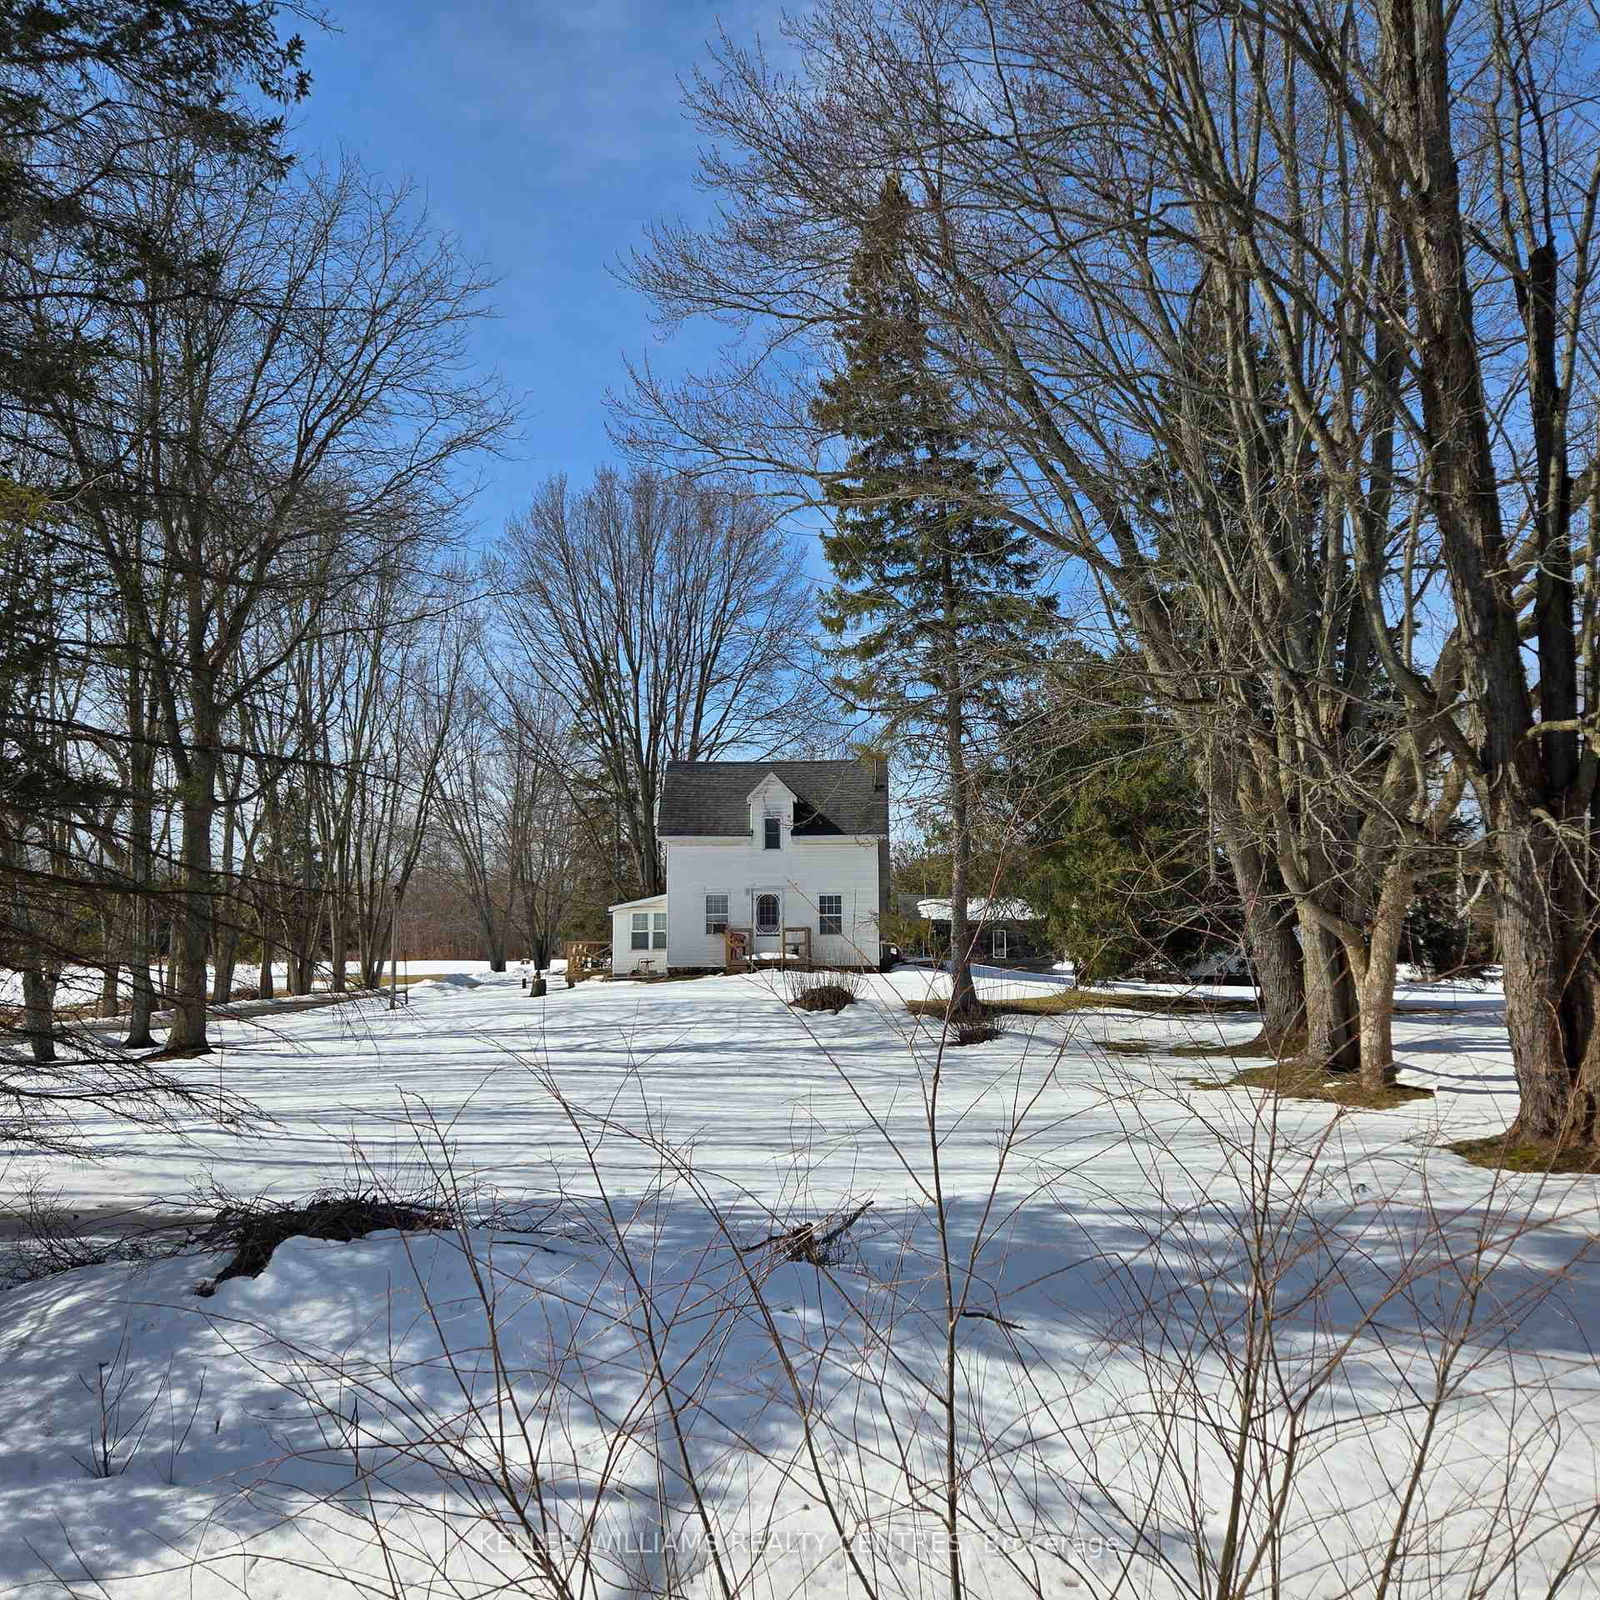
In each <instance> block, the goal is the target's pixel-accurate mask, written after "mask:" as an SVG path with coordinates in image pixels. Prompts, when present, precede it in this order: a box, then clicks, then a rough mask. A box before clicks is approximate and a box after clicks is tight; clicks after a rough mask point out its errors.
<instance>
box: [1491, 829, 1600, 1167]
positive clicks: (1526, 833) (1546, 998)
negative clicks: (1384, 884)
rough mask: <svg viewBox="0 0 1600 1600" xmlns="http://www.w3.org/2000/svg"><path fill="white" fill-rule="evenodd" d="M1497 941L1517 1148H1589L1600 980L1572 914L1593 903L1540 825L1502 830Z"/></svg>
mask: <svg viewBox="0 0 1600 1600" xmlns="http://www.w3.org/2000/svg"><path fill="white" fill-rule="evenodd" d="M1498 843H1499V848H1500V855H1501V873H1500V883H1499V886H1498V891H1497V898H1496V911H1497V915H1496V919H1495V922H1496V933H1497V936H1498V940H1499V945H1500V960H1501V964H1502V967H1503V970H1504V973H1505V992H1506V1025H1507V1028H1508V1030H1509V1032H1510V1035H1511V1055H1512V1059H1513V1061H1515V1062H1516V1065H1517V1086H1518V1088H1519V1089H1520V1090H1521V1095H1522V1103H1521V1107H1520V1109H1519V1111H1518V1114H1517V1120H1516V1123H1515V1124H1514V1126H1513V1128H1512V1130H1511V1135H1510V1137H1512V1138H1513V1139H1517V1140H1533V1141H1537V1142H1541V1143H1543V1142H1554V1143H1583V1144H1593V1143H1594V1142H1595V1140H1596V1137H1597V1134H1600V1029H1597V1027H1596V1014H1597V1011H1600V972H1597V969H1596V963H1595V957H1594V951H1593V944H1592V933H1591V932H1590V930H1589V929H1587V928H1585V927H1584V926H1583V925H1582V923H1581V922H1580V921H1579V920H1578V917H1577V916H1575V915H1574V908H1575V907H1581V906H1582V904H1583V902H1584V900H1585V899H1586V898H1588V897H1590V896H1591V895H1592V894H1593V890H1592V888H1590V887H1589V886H1587V885H1585V884H1583V883H1581V882H1578V881H1576V872H1577V869H1576V868H1575V867H1574V865H1573V862H1572V860H1571V857H1570V854H1569V847H1568V846H1567V845H1566V844H1565V842H1563V841H1560V840H1556V839H1554V838H1552V837H1551V834H1550V831H1549V829H1548V828H1547V827H1545V826H1544V825H1542V824H1541V823H1539V822H1538V821H1534V822H1532V823H1531V824H1528V825H1526V826H1523V827H1521V828H1513V827H1510V826H1506V827H1503V828H1501V829H1500V830H1498Z"/></svg>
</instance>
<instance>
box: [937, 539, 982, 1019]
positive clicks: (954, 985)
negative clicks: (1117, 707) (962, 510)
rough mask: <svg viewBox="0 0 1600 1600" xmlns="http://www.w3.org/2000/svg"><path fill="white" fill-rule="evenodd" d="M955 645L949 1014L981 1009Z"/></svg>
mask: <svg viewBox="0 0 1600 1600" xmlns="http://www.w3.org/2000/svg"><path fill="white" fill-rule="evenodd" d="M946 568H947V572H946V586H945V590H946V599H945V608H946V615H947V616H949V615H953V614H954V612H955V608H956V604H957V599H956V596H955V595H954V594H953V593H951V585H950V582H949V576H948V563H946ZM956 648H957V647H956V645H955V643H954V642H953V641H952V643H951V645H950V655H951V659H950V661H949V662H948V663H947V665H946V671H947V672H948V673H949V689H948V693H947V694H946V696H945V714H944V737H945V759H946V761H947V763H948V766H949V779H950V1012H949V1014H950V1016H952V1017H972V1016H975V1015H977V1011H978V991H977V989H976V988H975V987H974V986H973V982H972V928H971V925H970V923H969V922H968V919H967V891H968V878H969V876H970V873H971V868H972V830H971V823H970V818H969V816H968V812H967V805H968V798H969V797H968V794H967V752H966V748H965V744H964V741H963V735H964V733H965V731H966V718H965V715H964V713H963V708H962V703H961V677H960V673H961V664H960V662H959V661H958V660H957V659H956Z"/></svg>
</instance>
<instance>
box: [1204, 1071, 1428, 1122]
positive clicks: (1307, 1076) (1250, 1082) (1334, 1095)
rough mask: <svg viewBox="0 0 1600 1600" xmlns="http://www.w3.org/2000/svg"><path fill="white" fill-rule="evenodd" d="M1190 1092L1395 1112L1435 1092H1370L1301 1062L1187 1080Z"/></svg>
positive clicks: (1396, 1087)
mask: <svg viewBox="0 0 1600 1600" xmlns="http://www.w3.org/2000/svg"><path fill="white" fill-rule="evenodd" d="M1185 1081H1186V1082H1187V1084H1188V1086H1189V1087H1190V1088H1191V1089H1266V1090H1267V1091H1269V1092H1270V1093H1272V1094H1276V1095H1280V1096H1282V1098H1284V1099H1285V1100H1323V1101H1326V1102H1328V1103H1329V1104H1330V1105H1336V1106H1350V1107H1353V1108H1357V1109H1360V1110H1362V1111H1392V1110H1394V1108H1395V1107H1396V1106H1403V1105H1405V1104H1407V1103H1408V1102H1409V1101H1412V1100H1431V1099H1432V1098H1433V1090H1432V1089H1412V1088H1408V1087H1407V1086H1406V1085H1405V1084H1401V1083H1391V1084H1386V1085H1385V1086H1384V1087H1383V1088H1381V1089H1369V1088H1367V1087H1366V1086H1365V1085H1364V1084H1363V1083H1361V1081H1360V1080H1359V1079H1358V1078H1356V1077H1355V1076H1354V1075H1353V1074H1352V1075H1346V1074H1343V1073H1330V1072H1328V1071H1327V1069H1326V1068H1323V1067H1316V1066H1306V1065H1305V1064H1303V1063H1302V1062H1299V1061H1280V1062H1276V1063H1274V1064H1273V1065H1272V1066H1270V1067H1241V1068H1240V1070H1239V1071H1238V1072H1236V1073H1234V1075H1233V1076H1232V1077H1231V1078H1219V1079H1215V1080H1212V1079H1206V1078H1189V1079H1187V1080H1185Z"/></svg>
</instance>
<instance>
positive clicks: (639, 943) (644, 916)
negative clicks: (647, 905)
mask: <svg viewBox="0 0 1600 1600" xmlns="http://www.w3.org/2000/svg"><path fill="white" fill-rule="evenodd" d="M628 948H629V949H630V950H648V949H649V948H650V913H649V912H648V911H635V912H634V913H633V923H632V927H631V931H630V933H629V936H628Z"/></svg>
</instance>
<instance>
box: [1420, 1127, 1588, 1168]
mask: <svg viewBox="0 0 1600 1600" xmlns="http://www.w3.org/2000/svg"><path fill="white" fill-rule="evenodd" d="M1445 1149H1447V1150H1449V1151H1450V1152H1452V1153H1453V1154H1454V1155H1458V1156H1460V1157H1462V1159H1463V1160H1466V1161H1470V1162H1471V1163H1472V1165H1473V1166H1475V1167H1487V1168H1488V1169H1489V1170H1490V1171H1491V1172H1549V1173H1571V1174H1576V1175H1578V1176H1600V1150H1592V1149H1585V1148H1584V1147H1583V1146H1581V1145H1580V1146H1573V1145H1554V1144H1545V1143H1540V1142H1537V1141H1535V1140H1522V1141H1520V1142H1518V1143H1516V1144H1512V1143H1511V1142H1510V1141H1508V1140H1507V1138H1506V1136H1505V1135H1504V1134H1503V1133H1492V1134H1490V1135H1489V1136H1488V1138H1486V1139H1461V1140H1458V1141H1457V1142H1456V1143H1455V1144H1449V1145H1446V1146H1445Z"/></svg>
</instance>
